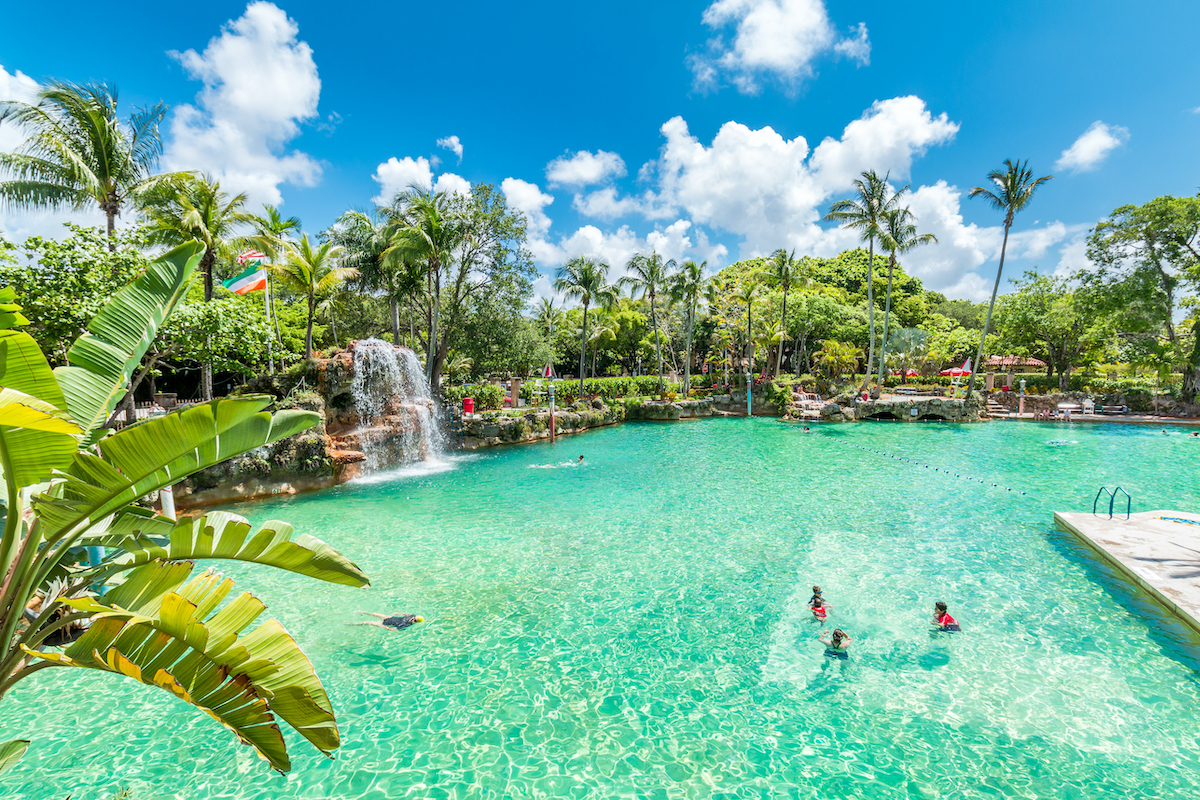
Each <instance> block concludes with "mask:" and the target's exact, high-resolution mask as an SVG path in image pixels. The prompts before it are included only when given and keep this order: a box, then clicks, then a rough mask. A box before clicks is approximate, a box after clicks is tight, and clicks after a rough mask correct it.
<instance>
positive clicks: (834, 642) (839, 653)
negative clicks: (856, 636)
mask: <svg viewBox="0 0 1200 800" xmlns="http://www.w3.org/2000/svg"><path fill="white" fill-rule="evenodd" d="M826 636H829V631H825V632H824V633H822V634H821V636H820V638H819V639H818V640H817V641H819V642H820V643H821V644H823V645H825V655H826V656H828V657H829V658H849V657H850V653H849V650H850V641H851V639H850V637H849V636H848V635H847V634H846V632H845V631H844V630H842V629H841V628H834V629H833V637H832V638H830V639H826V638H825V637H826Z"/></svg>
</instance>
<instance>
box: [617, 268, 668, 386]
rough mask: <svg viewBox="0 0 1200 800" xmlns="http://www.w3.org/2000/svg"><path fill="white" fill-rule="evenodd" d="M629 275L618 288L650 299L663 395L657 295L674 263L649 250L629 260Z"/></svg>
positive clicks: (664, 287)
mask: <svg viewBox="0 0 1200 800" xmlns="http://www.w3.org/2000/svg"><path fill="white" fill-rule="evenodd" d="M626 266H627V267H628V268H629V272H630V274H629V275H626V276H625V277H624V278H622V279H621V280H620V281H619V283H618V286H628V287H629V294H630V296H637V295H640V296H641V297H642V299H645V298H647V297H649V298H650V324H651V325H653V326H654V356H655V359H656V360H657V361H658V393H659V394H660V395H661V394H662V393H663V377H662V345H661V343H660V342H659V336H658V306H657V305H656V298H657V296H658V293H659V292H661V291H663V290H665V289H667V288H668V285H669V283H670V280H671V270H672V269H673V268H674V267H675V261H674V260H671V261H663V257H662V256H660V255H659V254H658V253H656V252H654V251H653V250H651V251H650V252H649V253H638V254H637V255H635V256H634V257H633V258H631V259H629V263H628V264H627V265H626Z"/></svg>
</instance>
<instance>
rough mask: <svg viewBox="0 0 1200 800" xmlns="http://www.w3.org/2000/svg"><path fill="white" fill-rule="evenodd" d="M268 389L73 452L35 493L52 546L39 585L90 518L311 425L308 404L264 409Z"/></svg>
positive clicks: (96, 519)
mask: <svg viewBox="0 0 1200 800" xmlns="http://www.w3.org/2000/svg"><path fill="white" fill-rule="evenodd" d="M270 402H271V398H269V397H266V396H262V395H248V396H245V397H231V398H227V399H223V400H213V401H211V402H209V403H204V404H201V405H197V406H192V407H191V408H188V409H186V410H184V411H181V412H179V413H174V414H167V415H166V416H162V417H155V418H154V419H151V420H148V421H147V422H146V423H145V424H142V425H138V426H135V427H131V428H127V429H125V430H122V431H120V432H119V433H117V434H115V435H113V436H110V437H108V438H107V439H105V440H104V441H103V442H102V443H101V444H100V445H99V455H95V454H92V453H89V452H86V451H81V452H78V453H76V454H75V456H74V460H73V463H72V464H71V465H70V467H69V468H67V470H65V471H64V472H62V473H59V477H61V478H62V479H63V480H62V481H61V482H60V483H59V484H58V485H56V486H55V487H54V490H53V491H51V492H46V493H43V494H40V495H38V496H37V497H36V498H34V500H33V506H34V509H35V510H36V511H37V514H38V517H39V518H40V521H41V530H42V533H43V535H44V536H45V540H46V542H47V543H48V544H49V545H52V546H55V550H54V552H52V553H49V554H47V556H46V557H43V563H42V566H41V567H40V568H39V574H38V575H37V580H36V581H35V582H34V584H33V585H40V584H41V581H42V580H44V579H45V577H46V575H47V574H48V573H49V571H50V570H51V569H52V568H53V564H54V562H56V561H57V560H58V559H59V558H61V557H62V555H63V553H65V551H66V549H67V548H68V547H70V545H71V544H72V543H73V541H74V539H77V538H78V537H79V536H80V535H82V534H83V533H85V532H86V530H87V528H88V527H89V526H91V525H95V524H96V523H98V522H100V521H101V520H103V519H104V518H105V517H107V516H108V515H110V514H113V513H115V512H117V511H120V510H121V509H123V508H124V507H125V506H127V505H129V504H130V503H132V502H133V501H134V500H136V499H137V498H139V497H142V496H144V495H146V494H149V493H150V492H153V491H155V490H157V489H161V488H162V487H164V486H168V485H171V484H174V483H177V482H178V481H180V480H183V479H184V478H186V477H187V476H188V475H191V474H192V473H194V472H198V471H199V470H202V469H204V468H206V467H210V466H213V465H214V464H219V463H221V462H222V461H225V460H227V459H230V458H233V457H234V456H237V455H241V454H242V453H245V452H247V451H248V450H253V449H254V448H255V447H259V446H261V445H264V444H268V443H270V442H274V441H276V440H278V439H282V438H284V437H286V436H291V435H292V434H295V433H299V432H300V431H302V430H304V429H306V428H309V427H312V425H314V424H315V423H316V422H317V421H318V420H319V419H320V417H319V416H318V415H317V414H315V413H313V412H310V411H294V410H288V411H280V412H278V413H276V414H275V415H274V416H272V415H271V414H269V413H267V412H266V411H264V410H263V409H265V408H266V407H267V406H268V405H269V404H270Z"/></svg>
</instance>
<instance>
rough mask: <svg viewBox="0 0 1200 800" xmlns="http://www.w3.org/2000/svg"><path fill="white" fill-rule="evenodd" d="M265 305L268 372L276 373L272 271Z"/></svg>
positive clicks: (268, 279) (264, 296) (264, 301)
mask: <svg viewBox="0 0 1200 800" xmlns="http://www.w3.org/2000/svg"><path fill="white" fill-rule="evenodd" d="M263 307H264V309H265V310H266V314H267V374H268V375H274V374H275V353H274V349H273V348H272V346H271V339H273V338H274V334H275V331H274V329H273V327H272V325H271V273H269V272H268V273H267V290H266V291H265V292H263Z"/></svg>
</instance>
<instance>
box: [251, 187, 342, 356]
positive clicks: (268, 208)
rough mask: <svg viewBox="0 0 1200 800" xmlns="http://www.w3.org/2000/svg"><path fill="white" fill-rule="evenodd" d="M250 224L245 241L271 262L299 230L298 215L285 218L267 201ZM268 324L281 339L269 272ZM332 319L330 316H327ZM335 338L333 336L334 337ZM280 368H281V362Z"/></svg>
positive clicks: (269, 351)
mask: <svg viewBox="0 0 1200 800" xmlns="http://www.w3.org/2000/svg"><path fill="white" fill-rule="evenodd" d="M250 224H251V225H253V226H254V233H253V234H252V235H250V236H247V237H246V239H245V244H246V245H247V246H249V247H253V248H254V249H256V250H259V251H261V252H262V254H263V255H265V256H266V257H267V258H268V259H269V261H270V263H273V264H275V263H279V257H280V256H281V255H282V254H283V253H284V252H285V251H286V250H287V247H288V242H289V241H290V240H291V236H292V235H293V234H295V233H298V232H299V231H300V218H299V217H288V218H286V219H284V216H283V215H282V214H280V213H279V209H278V208H277V207H275V206H273V205H271V204H269V203H264V204H263V213H262V214H254V215H251V217H250ZM266 305H267V325H268V326H270V327H271V329H272V332H273V333H274V334H275V340H276V341H280V342H282V338H281V337H280V335H279V319H278V317H276V316H275V294H274V292H273V291H272V290H271V273H270V272H269V271H268V273H267V297H266ZM330 319H331V320H332V317H330ZM334 338H335V339H336V338H337V337H336V336H335V337H334ZM271 351H272V340H271V339H270V338H269V337H268V339H267V366H268V368H269V371H270V372H271V373H272V374H274V372H275V362H274V358H273V357H272V355H271ZM280 369H283V364H282V361H281V362H280Z"/></svg>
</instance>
